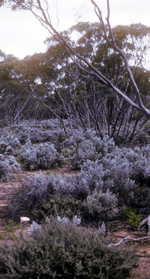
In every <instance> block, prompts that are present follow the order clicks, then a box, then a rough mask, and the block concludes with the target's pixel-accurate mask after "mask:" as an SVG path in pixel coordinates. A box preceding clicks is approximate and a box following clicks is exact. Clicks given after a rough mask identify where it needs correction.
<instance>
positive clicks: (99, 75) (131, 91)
mask: <svg viewBox="0 0 150 279" xmlns="http://www.w3.org/2000/svg"><path fill="white" fill-rule="evenodd" d="M6 1H7V0H6ZM8 2H9V4H10V6H11V7H12V9H17V8H19V9H25V10H29V11H31V12H32V14H33V15H34V16H35V17H36V18H37V20H39V21H40V22H41V24H42V25H43V26H44V27H45V28H46V29H47V31H48V32H49V34H50V35H51V36H53V39H55V41H56V42H57V43H60V44H62V45H63V47H64V48H65V49H66V50H67V51H68V54H69V58H71V59H72V61H73V63H74V64H75V65H76V66H77V67H78V69H79V71H80V72H81V74H82V76H83V75H84V77H85V79H87V80H89V81H90V84H92V90H93V88H94V87H95V85H94V86H93V84H95V82H97V84H98V85H99V84H100V85H101V86H99V87H101V89H102V90H101V91H102V92H104V94H106V92H107V94H108V95H111V96H112V97H111V98H109V102H108V103H107V104H108V108H109V110H108V114H107V119H106V120H107V123H109V125H108V133H109V134H110V136H111V135H115V136H118V134H119V133H120V129H121V128H122V123H123V124H124V126H126V127H127V129H126V131H125V132H124V133H125V134H128V132H127V130H129V125H125V123H126V124H128V123H129V118H130V119H131V115H133V114H135V112H134V110H135V109H138V111H139V113H138V116H137V121H136V123H138V120H139V118H140V117H141V115H142V114H144V115H145V119H144V121H146V120H147V119H148V118H149V115H150V110H149V106H147V107H146V105H147V103H148V101H149V100H147V99H146V98H145V96H144V97H143V94H142V92H141V93H140V88H139V87H138V82H136V78H135V75H134V71H135V67H134V66H132V67H130V66H129V65H130V63H129V60H130V59H129V58H130V56H128V54H130V51H131V52H132V43H131V42H130V39H131V37H130V34H126V35H129V36H128V41H126V43H125V45H122V44H121V45H120V43H119V40H118V38H116V37H115V35H114V33H113V30H112V28H111V26H110V20H109V19H110V7H109V0H107V18H106V24H105V23H104V20H103V16H102V12H101V9H100V7H99V6H98V5H97V4H96V2H95V1H93V0H90V2H91V4H92V5H93V7H94V10H95V13H96V15H97V18H98V20H99V28H98V32H99V37H98V36H97V38H99V43H101V42H102V41H103V42H104V41H105V44H103V46H102V47H103V48H105V47H106V49H107V50H109V59H108V61H107V67H106V65H105V66H104V67H103V65H104V61H103V59H101V61H100V63H99V62H97V61H96V60H95V61H94V59H93V55H94V52H95V51H97V54H98V51H99V57H101V53H102V52H101V51H102V48H101V47H99V45H98V43H97V45H95V49H94V52H93V53H92V54H91V52H90V51H89V47H90V44H89V38H88V37H87V38H86V40H84V36H82V39H83V41H84V45H85V46H86V47H87V50H88V51H85V48H84V51H82V47H79V46H78V44H76V43H75V42H73V41H71V39H70V38H69V36H67V35H66V33H64V34H63V33H60V32H58V31H57V30H56V28H55V27H54V26H53V24H52V22H51V20H50V18H51V17H50V12H49V9H48V3H49V1H41V0H33V1H30V0H24V1H19V0H8ZM80 27H81V26H79V27H78V29H79V28H80ZM81 29H82V28H80V31H81ZM131 29H132V28H131ZM133 29H134V28H133ZM141 30H142V32H143V33H142V35H143V36H144V35H145V34H147V33H148V32H149V29H148V28H146V27H145V28H140V32H141ZM82 31H83V30H82ZM116 31H119V29H118V30H117V29H116ZM83 32H84V31H83ZM136 32H137V34H134V36H133V37H134V38H137V37H138V38H140V35H141V34H140V33H138V28H137V30H136ZM124 33H126V29H125V30H123V29H122V30H121V33H119V32H118V37H119V35H120V36H122V34H124ZM91 37H92V36H91ZM133 37H132V39H133ZM80 42H81V41H80ZM81 43H82V42H81ZM130 47H131V49H130ZM103 50H105V49H103ZM126 50H130V51H129V52H128V53H127V51H126ZM144 51H145V49H143V53H144ZM89 53H90V55H91V56H89ZM132 53H133V52H132ZM113 55H114V56H115V57H118V65H120V66H121V68H122V69H123V71H122V73H120V69H119V68H120V66H118V72H117V71H116V69H115V67H116V66H115V67H114V57H113ZM116 55H117V56H116ZM135 55H136V56H137V57H138V59H137V61H138V62H137V63H140V62H141V58H142V56H139V53H138V52H137V53H135ZM132 57H133V56H132ZM106 58H107V55H106ZM105 62H106V59H105ZM110 66H111V67H110ZM106 68H107V69H106ZM136 68H137V65H136ZM106 70H107V71H106ZM143 72H144V70H143ZM83 73H84V74H83ZM108 73H109V74H108ZM114 73H115V75H116V78H114V76H113V78H112V75H113V74H114ZM93 81H94V83H93ZM122 84H124V85H125V86H122ZM84 88H85V82H84ZM104 88H105V89H104ZM106 88H107V89H108V90H107V91H106ZM32 93H33V92H32ZM145 99H146V100H145ZM85 100H86V99H85ZM111 100H113V102H112V101H111ZM112 103H113V104H114V105H113V106H112ZM63 107H64V105H63ZM116 108H117V111H118V115H117V116H115V117H113V116H114V113H115V111H116ZM118 108H119V110H118ZM87 111H88V112H89V107H88V110H87ZM136 114H137V112H136ZM120 115H122V117H120ZM97 117H99V115H98V114H97ZM114 118H115V119H114ZM96 121H97V120H96ZM99 122H101V119H99ZM118 123H119V126H118ZM136 123H135V125H134V126H133V129H132V131H133V132H132V134H133V133H134V131H135V129H136V125H137V124H136ZM116 127H117V129H116ZM118 127H119V128H118ZM139 129H140V127H139ZM102 136H103V135H102ZM125 137H126V135H125Z"/></svg>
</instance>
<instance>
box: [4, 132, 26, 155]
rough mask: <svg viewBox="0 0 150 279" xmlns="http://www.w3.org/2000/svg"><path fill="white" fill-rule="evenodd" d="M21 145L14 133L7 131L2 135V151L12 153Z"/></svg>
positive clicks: (7, 153)
mask: <svg viewBox="0 0 150 279" xmlns="http://www.w3.org/2000/svg"><path fill="white" fill-rule="evenodd" d="M20 147H21V143H20V141H19V139H18V137H16V135H14V134H13V133H7V134H4V135H2V136H1V137H0V153H1V154H6V155H10V154H13V153H14V151H15V150H17V149H18V148H20Z"/></svg>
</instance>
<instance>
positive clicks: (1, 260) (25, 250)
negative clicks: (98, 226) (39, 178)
mask: <svg viewBox="0 0 150 279" xmlns="http://www.w3.org/2000/svg"><path fill="white" fill-rule="evenodd" d="M36 227H37V226H36ZM136 263H137V258H136V256H135V255H134V253H133V252H131V251H130V250H126V249H122V248H108V247H107V244H106V243H103V241H102V239H101V237H100V236H99V235H98V233H96V232H93V233H92V232H90V231H88V230H87V231H86V230H85V231H84V232H83V231H80V230H79V229H76V228H75V227H74V226H72V225H71V224H70V223H68V224H61V223H59V222H57V221H56V220H55V219H51V220H49V222H48V223H46V224H45V225H42V226H40V227H39V226H38V229H37V230H36V231H35V233H34V234H32V238H30V239H29V237H28V236H27V235H26V234H24V233H23V232H22V233H20V234H19V235H18V240H17V241H16V242H14V243H13V244H11V245H10V244H6V245H5V246H4V245H1V247H0V270H3V272H5V273H6V274H7V276H8V278H22V279H23V278H37V279H38V278H40V279H47V278H49V279H52V278H55V279H58V278H60V277H61V278H62V279H67V278H68V279H70V278H76V279H81V278H82V279H84V278H85V279H88V278H89V279H96V278H97V279H102V278H108V279H112V278H116V279H117V278H118V279H120V278H122V279H127V278H128V277H129V275H130V271H131V270H132V269H133V267H135V266H136Z"/></svg>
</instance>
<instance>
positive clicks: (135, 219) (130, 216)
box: [123, 206, 142, 231]
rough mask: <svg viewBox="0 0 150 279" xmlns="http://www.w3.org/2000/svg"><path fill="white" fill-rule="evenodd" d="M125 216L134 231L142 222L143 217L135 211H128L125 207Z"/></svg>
mask: <svg viewBox="0 0 150 279" xmlns="http://www.w3.org/2000/svg"><path fill="white" fill-rule="evenodd" d="M123 214H124V215H125V217H126V219H127V221H128V223H129V225H130V227H131V229H132V230H133V231H134V230H135V229H137V228H138V226H139V224H140V222H141V221H142V218H141V216H138V215H137V214H136V210H135V209H128V208H126V206H123Z"/></svg>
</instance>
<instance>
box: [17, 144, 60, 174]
mask: <svg viewBox="0 0 150 279" xmlns="http://www.w3.org/2000/svg"><path fill="white" fill-rule="evenodd" d="M22 150H23V153H22V155H21V157H22V159H23V161H24V164H25V167H26V169H27V170H37V169H50V168H52V167H55V166H57V165H62V163H63V162H64V157H63V156H61V155H60V154H59V153H58V152H57V150H56V149H55V147H54V144H51V143H50V142H45V143H41V144H39V145H32V144H31V141H28V142H27V143H26V145H25V146H23V147H22Z"/></svg>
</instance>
